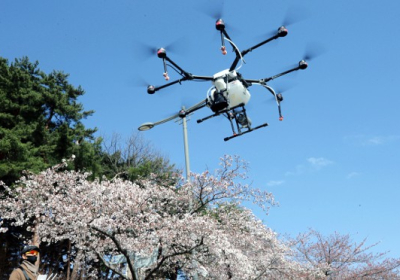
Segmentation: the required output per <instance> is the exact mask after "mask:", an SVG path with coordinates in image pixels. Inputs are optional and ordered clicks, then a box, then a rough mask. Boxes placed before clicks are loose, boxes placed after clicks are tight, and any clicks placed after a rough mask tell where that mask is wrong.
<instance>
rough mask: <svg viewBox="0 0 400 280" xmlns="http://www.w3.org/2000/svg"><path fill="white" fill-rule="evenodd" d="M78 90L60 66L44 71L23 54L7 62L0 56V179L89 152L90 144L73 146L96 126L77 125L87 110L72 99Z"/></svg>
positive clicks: (88, 137)
mask: <svg viewBox="0 0 400 280" xmlns="http://www.w3.org/2000/svg"><path fill="white" fill-rule="evenodd" d="M83 94H84V91H83V90H82V88H81V87H77V88H75V87H74V86H72V85H70V84H69V83H68V75H67V74H64V73H63V72H61V71H53V72H51V73H50V74H45V73H44V72H43V71H41V70H40V69H39V68H38V62H35V63H32V62H30V61H29V60H28V58H26V57H24V58H22V59H17V60H15V62H14V63H11V64H8V61H7V60H6V59H4V58H0V100H1V102H0V180H2V181H4V182H6V183H7V184H12V183H13V182H14V181H15V180H17V179H18V178H19V177H20V176H21V172H22V171H23V170H30V171H32V172H38V171H40V170H43V169H44V168H46V167H49V166H51V165H53V164H56V163H58V162H60V161H61V159H62V158H66V157H70V156H71V155H72V153H73V152H74V151H76V152H79V153H80V154H90V153H93V152H94V151H92V149H93V148H94V147H93V145H92V144H91V143H87V145H80V147H79V148H76V147H75V145H76V144H75V143H77V142H84V141H91V140H93V138H94V137H93V134H94V132H95V131H96V130H95V129H86V128H85V127H84V126H83V124H82V120H83V119H84V118H86V117H87V116H90V115H91V114H92V113H93V111H84V110H83V106H82V104H80V103H78V102H77V99H78V98H79V97H80V96H82V95H83ZM82 146H84V147H83V148H82ZM81 157H82V156H81ZM92 159H93V160H94V158H93V157H92ZM87 161H88V160H87ZM88 166H90V167H93V163H90V164H88ZM77 167H82V166H79V164H78V165H77ZM96 170H97V169H96Z"/></svg>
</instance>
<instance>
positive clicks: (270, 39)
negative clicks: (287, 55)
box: [229, 26, 288, 71]
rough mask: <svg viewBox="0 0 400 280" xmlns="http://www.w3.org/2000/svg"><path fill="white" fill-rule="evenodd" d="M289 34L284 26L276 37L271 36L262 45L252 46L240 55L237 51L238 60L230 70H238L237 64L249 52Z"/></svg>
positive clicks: (236, 59)
mask: <svg viewBox="0 0 400 280" xmlns="http://www.w3.org/2000/svg"><path fill="white" fill-rule="evenodd" d="M287 34H288V31H287V29H286V28H285V27H284V26H281V27H280V28H279V29H278V32H277V33H276V34H275V35H273V36H271V37H270V38H268V39H266V40H264V41H262V42H261V43H258V44H256V45H254V46H252V47H251V48H248V49H246V50H243V51H242V52H241V53H238V51H236V50H235V52H236V58H235V60H234V62H233V63H232V65H231V67H230V68H229V70H230V71H232V70H234V69H235V68H236V66H237V64H238V62H239V60H240V59H243V57H244V56H245V55H246V54H248V53H249V52H252V51H253V50H255V49H257V48H259V47H261V46H263V45H265V44H267V43H269V42H271V41H273V40H275V39H278V38H280V37H285V36H286V35H287Z"/></svg>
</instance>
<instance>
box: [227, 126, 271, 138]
mask: <svg viewBox="0 0 400 280" xmlns="http://www.w3.org/2000/svg"><path fill="white" fill-rule="evenodd" d="M265 126H268V123H264V124H262V125H259V126H256V127H255V128H249V129H248V130H246V131H244V132H240V133H239V134H233V135H232V136H229V137H225V138H224V141H228V140H231V139H232V138H235V137H238V136H242V135H243V134H246V133H249V132H252V131H254V130H256V129H259V128H262V127H265Z"/></svg>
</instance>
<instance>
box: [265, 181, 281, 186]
mask: <svg viewBox="0 0 400 280" xmlns="http://www.w3.org/2000/svg"><path fill="white" fill-rule="evenodd" d="M284 183H285V181H283V180H280V181H273V180H272V181H269V182H268V183H267V186H269V187H274V186H279V185H282V184H284Z"/></svg>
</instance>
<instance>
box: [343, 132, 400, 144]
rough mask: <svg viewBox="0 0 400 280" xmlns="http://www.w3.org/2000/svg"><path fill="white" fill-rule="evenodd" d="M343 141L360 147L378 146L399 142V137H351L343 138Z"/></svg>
mask: <svg viewBox="0 0 400 280" xmlns="http://www.w3.org/2000/svg"><path fill="white" fill-rule="evenodd" d="M344 140H345V141H347V142H350V143H351V144H356V145H362V146H379V145H385V144H389V143H393V142H397V141H400V135H388V136H383V135H380V136H379V135H378V136H371V135H352V136H346V137H344Z"/></svg>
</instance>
